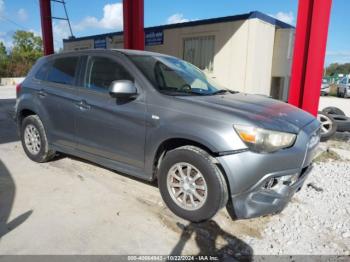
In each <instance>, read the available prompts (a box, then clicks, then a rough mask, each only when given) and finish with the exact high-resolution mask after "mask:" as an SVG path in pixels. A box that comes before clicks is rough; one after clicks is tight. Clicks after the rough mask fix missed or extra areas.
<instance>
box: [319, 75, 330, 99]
mask: <svg viewBox="0 0 350 262" xmlns="http://www.w3.org/2000/svg"><path fill="white" fill-rule="evenodd" d="M328 95H329V83H328V81H327V79H325V78H322V83H321V96H328Z"/></svg>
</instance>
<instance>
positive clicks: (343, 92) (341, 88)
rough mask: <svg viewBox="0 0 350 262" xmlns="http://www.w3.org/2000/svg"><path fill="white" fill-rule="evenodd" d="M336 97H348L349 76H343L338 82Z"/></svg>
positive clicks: (349, 92)
mask: <svg viewBox="0 0 350 262" xmlns="http://www.w3.org/2000/svg"><path fill="white" fill-rule="evenodd" d="M337 96H338V97H350V75H347V76H345V77H344V78H342V79H341V80H340V81H339V84H338V90H337Z"/></svg>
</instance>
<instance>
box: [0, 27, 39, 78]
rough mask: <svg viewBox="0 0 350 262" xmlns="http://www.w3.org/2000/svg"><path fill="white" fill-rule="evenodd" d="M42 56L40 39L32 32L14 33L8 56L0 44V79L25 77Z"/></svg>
mask: <svg viewBox="0 0 350 262" xmlns="http://www.w3.org/2000/svg"><path fill="white" fill-rule="evenodd" d="M42 55H43V51H42V40H41V37H39V36H35V35H34V33H33V32H27V31H21V30H18V31H16V32H15V34H14V35H13V48H12V50H11V52H9V54H7V52H6V48H5V46H4V44H3V43H0V77H19V76H25V75H26V74H27V73H28V71H29V70H30V68H31V67H32V66H33V64H34V63H35V61H36V60H37V59H38V58H39V57H41V56H42Z"/></svg>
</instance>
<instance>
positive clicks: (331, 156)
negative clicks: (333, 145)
mask: <svg viewBox="0 0 350 262" xmlns="http://www.w3.org/2000/svg"><path fill="white" fill-rule="evenodd" d="M327 160H341V157H340V156H339V155H338V154H337V153H336V152H334V151H333V150H331V149H327V150H326V151H324V152H322V153H321V154H320V155H318V156H317V157H316V158H315V159H314V162H315V163H322V162H325V161H327Z"/></svg>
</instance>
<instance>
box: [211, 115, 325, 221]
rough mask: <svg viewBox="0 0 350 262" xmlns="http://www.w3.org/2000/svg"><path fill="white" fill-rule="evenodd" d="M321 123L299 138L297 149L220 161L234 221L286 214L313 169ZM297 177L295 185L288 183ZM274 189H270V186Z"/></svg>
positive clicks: (230, 211)
mask: <svg viewBox="0 0 350 262" xmlns="http://www.w3.org/2000/svg"><path fill="white" fill-rule="evenodd" d="M318 129H319V123H318V122H317V121H314V122H312V123H311V124H310V125H308V126H306V127H305V128H304V129H303V130H301V131H300V133H299V134H298V137H297V140H296V142H295V144H294V146H293V147H291V148H288V149H284V150H280V151H278V152H275V153H270V154H259V153H254V152H251V151H246V152H241V153H237V154H232V155H226V156H220V157H218V158H217V160H218V161H219V163H220V164H221V166H222V167H223V169H224V171H225V173H226V176H227V180H228V184H229V189H230V195H231V199H230V200H229V203H228V205H227V210H228V212H229V214H230V215H231V217H232V218H233V219H245V218H253V217H258V216H264V215H268V214H274V213H278V212H280V211H282V210H283V209H284V208H285V207H286V205H287V204H288V202H289V201H290V199H291V198H292V196H293V195H294V194H295V192H297V191H299V190H300V189H301V187H302V186H303V184H304V182H305V180H306V179H307V177H308V175H309V173H310V171H311V169H312V160H313V158H314V155H315V152H316V148H317V145H318V141H314V142H312V141H313V140H315V139H313V138H315V136H316V140H317V138H318ZM287 177H293V181H292V182H288V181H287V182H286V181H285V179H286V178H287ZM271 179H273V181H277V182H278V183H277V182H276V183H271V184H273V186H272V187H271V185H270V186H267V185H268V182H269V181H271Z"/></svg>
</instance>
